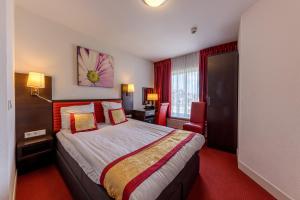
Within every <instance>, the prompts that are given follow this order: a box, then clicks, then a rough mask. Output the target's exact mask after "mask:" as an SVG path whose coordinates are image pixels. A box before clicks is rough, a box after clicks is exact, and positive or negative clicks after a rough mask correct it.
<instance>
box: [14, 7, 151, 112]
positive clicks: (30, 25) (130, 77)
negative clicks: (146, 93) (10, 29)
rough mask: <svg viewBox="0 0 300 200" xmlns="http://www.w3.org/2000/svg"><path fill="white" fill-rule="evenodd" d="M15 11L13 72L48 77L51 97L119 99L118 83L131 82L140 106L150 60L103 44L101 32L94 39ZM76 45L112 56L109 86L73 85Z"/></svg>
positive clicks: (75, 72) (149, 72) (23, 11)
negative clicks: (112, 84) (51, 89)
mask: <svg viewBox="0 0 300 200" xmlns="http://www.w3.org/2000/svg"><path fill="white" fill-rule="evenodd" d="M15 12H16V71H17V72H26V73H27V72H29V71H38V72H43V73H45V74H46V75H50V76H52V77H53V99H83V98H98V99H99V98H120V84H121V83H134V84H135V87H136V92H135V93H134V106H135V108H137V107H141V104H142V87H153V64H152V63H151V62H149V61H146V60H144V59H141V58H138V57H136V56H133V55H131V54H128V53H126V52H122V51H119V50H118V49H115V48H113V47H111V46H109V44H104V42H103V40H105V38H101V35H99V38H98V39H97V38H92V37H89V36H87V35H84V34H81V33H79V32H76V31H74V30H72V29H69V28H67V27H65V26H63V25H60V24H57V23H54V22H52V21H49V20H48V19H45V18H42V17H39V16H38V15H35V14H32V13H30V12H28V11H26V10H24V9H23V8H20V7H17V8H16V11H15ZM87 23H88V22H87ZM99 26H100V24H99ZM100 41H102V42H100ZM76 45H80V46H83V47H87V48H91V49H95V50H99V51H101V52H104V53H108V54H110V55H112V56H113V57H114V63H115V81H114V88H113V89H106V88H88V87H79V86H77V65H76V49H75V47H76Z"/></svg>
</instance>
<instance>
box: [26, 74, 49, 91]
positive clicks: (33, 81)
mask: <svg viewBox="0 0 300 200" xmlns="http://www.w3.org/2000/svg"><path fill="white" fill-rule="evenodd" d="M27 87H31V88H45V75H44V74H41V73H37V72H29V75H28V79H27Z"/></svg>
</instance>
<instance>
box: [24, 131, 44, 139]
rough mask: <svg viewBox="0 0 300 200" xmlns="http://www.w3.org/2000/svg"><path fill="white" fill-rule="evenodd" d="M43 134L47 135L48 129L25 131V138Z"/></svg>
mask: <svg viewBox="0 0 300 200" xmlns="http://www.w3.org/2000/svg"><path fill="white" fill-rule="evenodd" d="M41 135H46V129H43V130H37V131H31V132H25V133H24V138H32V137H37V136H41Z"/></svg>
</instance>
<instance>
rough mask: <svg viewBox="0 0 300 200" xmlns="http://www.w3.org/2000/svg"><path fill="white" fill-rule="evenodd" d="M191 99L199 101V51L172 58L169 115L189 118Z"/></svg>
mask: <svg viewBox="0 0 300 200" xmlns="http://www.w3.org/2000/svg"><path fill="white" fill-rule="evenodd" d="M193 101H199V53H192V54H188V55H185V56H181V57H177V58H173V59H172V112H171V116H172V117H178V118H190V114H191V104H192V102H193Z"/></svg>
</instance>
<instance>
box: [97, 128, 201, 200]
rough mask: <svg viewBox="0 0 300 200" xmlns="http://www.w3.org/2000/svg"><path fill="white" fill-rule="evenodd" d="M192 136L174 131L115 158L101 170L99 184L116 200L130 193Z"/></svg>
mask: <svg viewBox="0 0 300 200" xmlns="http://www.w3.org/2000/svg"><path fill="white" fill-rule="evenodd" d="M195 134H196V133H192V132H189V131H184V130H174V131H172V132H171V133H169V134H167V135H166V136H164V137H162V138H160V139H158V140H156V141H154V142H153V143H150V144H148V145H146V146H144V147H142V148H140V149H138V150H136V151H134V152H132V153H129V154H127V155H125V156H122V157H120V158H118V159H117V160H115V161H113V162H112V163H110V164H109V165H107V166H106V167H105V169H104V170H103V172H102V174H101V177H100V183H101V185H102V186H103V187H104V188H105V189H106V190H107V192H108V194H109V195H110V196H111V197H112V198H115V199H116V200H128V199H129V197H130V195H131V193H132V192H133V191H134V190H135V189H136V188H137V187H138V186H139V185H140V184H141V183H142V182H143V181H145V180H146V179H147V178H148V177H149V176H151V175H152V174H153V173H154V172H156V171H157V170H158V169H160V168H161V167H162V166H163V165H164V164H166V162H168V160H170V159H171V158H172V157H173V156H174V155H175V154H176V153H177V152H178V151H179V150H180V149H181V148H182V147H183V146H184V145H185V144H186V143H188V142H189V141H190V140H191V139H192V138H193V137H194V136H195Z"/></svg>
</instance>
